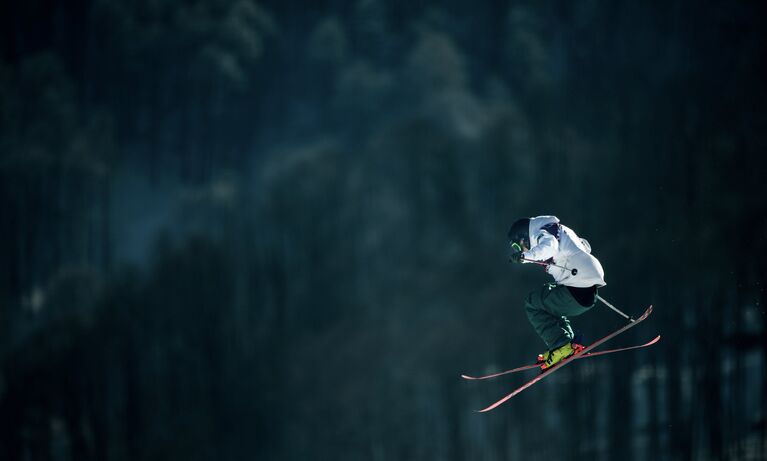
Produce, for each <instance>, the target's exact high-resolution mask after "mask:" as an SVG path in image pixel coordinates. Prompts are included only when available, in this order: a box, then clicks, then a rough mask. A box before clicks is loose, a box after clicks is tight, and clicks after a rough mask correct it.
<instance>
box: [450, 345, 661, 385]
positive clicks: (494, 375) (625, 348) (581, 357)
mask: <svg viewBox="0 0 767 461" xmlns="http://www.w3.org/2000/svg"><path fill="white" fill-rule="evenodd" d="M658 341H660V335H658V336H656V337H655V338H653V339H652V340H650V341H648V342H646V343H644V344H640V345H638V346H628V347H620V348H617V349H609V350H606V351H599V352H589V353H587V354H585V355H578V356H575V357H572V358H574V359H588V358H591V357H597V356H599V355H605V354H612V353H614V352H623V351H631V350H634V349H641V348H643V347H649V346H652V345H653V344H655V343H657V342H658ZM540 367H541V364H540V363H534V364H532V365H524V366H521V367H519V368H513V369H511V370H506V371H501V372H498V373H493V374H491V375H484V376H470V375H461V378H463V379H469V380H480V379H490V378H497V377H499V376H503V375H508V374H511V373H516V372H518V371H525V370H532V369H533V368H540Z"/></svg>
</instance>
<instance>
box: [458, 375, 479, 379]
mask: <svg viewBox="0 0 767 461" xmlns="http://www.w3.org/2000/svg"><path fill="white" fill-rule="evenodd" d="M461 378H463V379H477V378H475V377H474V376H469V375H461Z"/></svg>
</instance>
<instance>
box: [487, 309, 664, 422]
mask: <svg viewBox="0 0 767 461" xmlns="http://www.w3.org/2000/svg"><path fill="white" fill-rule="evenodd" d="M651 312H652V306H650V307H648V308H647V310H646V311H645V312H644V314H642V316H641V317H639V318H638V319H636V320H635V321H633V322H631V323H629V324H628V325H626V326H624V327H623V328H620V329H618V330H616V331H614V332H612V333H610V334H609V335H607V336H605V337H604V338H602V339H600V340H599V341H596V342H594V343H591V344H590V345H589V346H587V347H586V348H584V349H583V350H582V351H580V352H578V353H577V354H575V355H572V356H570V357H568V358H567V359H565V360H562V361H561V362H559V363H557V364H556V365H554V366H552V367H551V368H548V369H547V370H545V371H544V372H543V373H541V374H539V375H538V376H536V377H535V378H533V379H531V380H530V381H528V382H526V383H525V384H523V385H522V386H520V387H518V388H517V389H515V390H514V391H513V392H512V393H511V394H509V395H507V396H506V397H504V398H502V399H501V400H499V401H497V402H495V403H493V404H492V405H490V406H489V407H487V408H483V409H482V410H479V411H478V412H479V413H485V412H488V411H490V410H492V409H494V408H497V407H499V406H500V405H502V404H503V403H504V402H506V401H507V400H509V399H511V398H512V397H514V396H515V395H517V394H519V393H520V392H522V391H524V390H525V389H527V388H528V387H530V386H532V385H533V384H535V383H537V382H538V381H540V380H542V379H543V378H545V377H547V376H549V375H550V374H552V373H554V372H555V371H557V370H559V369H560V368H562V367H564V366H566V365H567V364H568V363H572V362H573V361H574V359H578V358H580V357H582V356H584V355H586V354H588V353H589V352H590V351H591V350H592V349H594V348H595V347H597V346H599V345H600V344H604V343H606V342H607V341H609V340H611V339H613V338H614V337H616V336H618V335H619V334H621V333H623V332H625V331H626V330H628V329H630V328H633V327H635V326H637V325H638V324H640V323H642V321H644V320H645V319H647V317H649V315H650V313H651Z"/></svg>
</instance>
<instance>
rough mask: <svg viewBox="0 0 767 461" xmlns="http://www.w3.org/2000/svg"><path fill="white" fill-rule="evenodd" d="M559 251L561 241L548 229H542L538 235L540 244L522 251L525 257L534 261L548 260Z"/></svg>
mask: <svg viewBox="0 0 767 461" xmlns="http://www.w3.org/2000/svg"><path fill="white" fill-rule="evenodd" d="M558 252H559V241H558V240H557V238H556V237H554V236H553V235H551V234H549V233H548V232H546V231H541V233H540V235H539V236H538V244H537V245H535V246H534V247H533V248H530V249H529V250H527V251H525V252H524V253H522V256H523V257H524V258H525V259H532V260H534V261H546V260H547V259H549V258H553V257H554V255H556V254H557V253H558Z"/></svg>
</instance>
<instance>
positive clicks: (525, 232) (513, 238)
mask: <svg viewBox="0 0 767 461" xmlns="http://www.w3.org/2000/svg"><path fill="white" fill-rule="evenodd" d="M507 236H508V237H509V243H510V244H513V243H518V244H520V245H523V246H525V247H527V248H530V218H520V219H517V220H516V221H514V224H512V225H511V228H510V229H509V233H508V234H507Z"/></svg>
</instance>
